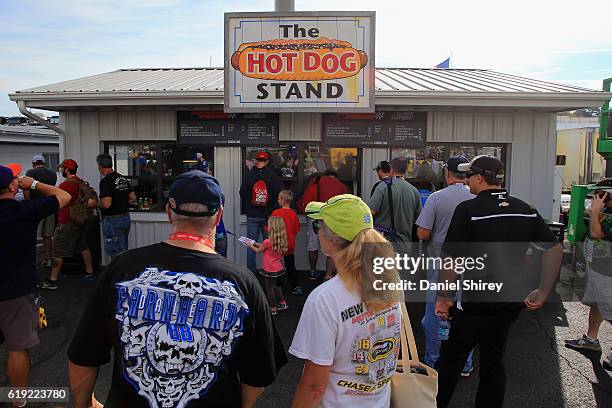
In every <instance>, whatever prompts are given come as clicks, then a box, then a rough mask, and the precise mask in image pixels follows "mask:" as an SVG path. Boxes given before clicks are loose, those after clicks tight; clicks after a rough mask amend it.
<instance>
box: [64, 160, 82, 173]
mask: <svg viewBox="0 0 612 408" xmlns="http://www.w3.org/2000/svg"><path fill="white" fill-rule="evenodd" d="M60 167H63V168H65V169H68V170H72V171H76V170H77V169H78V168H79V165H78V164H77V162H75V161H74V160H72V159H66V160H64V161H63V162H62V164H60Z"/></svg>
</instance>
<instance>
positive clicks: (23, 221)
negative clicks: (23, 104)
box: [0, 163, 70, 406]
mask: <svg viewBox="0 0 612 408" xmlns="http://www.w3.org/2000/svg"><path fill="white" fill-rule="evenodd" d="M20 172H21V168H20V166H19V165H18V164H14V163H13V164H7V165H6V166H2V165H0V231H1V233H0V251H1V254H2V255H1V256H0V343H3V344H2V345H3V348H6V349H7V350H8V364H7V377H8V380H9V384H10V385H11V386H12V387H26V386H27V385H28V375H29V372H30V355H29V349H30V348H31V347H33V346H35V345H36V344H38V333H37V329H38V311H37V308H36V305H35V293H36V281H37V276H36V228H37V226H38V223H39V222H40V220H42V219H43V218H45V217H47V216H49V214H53V213H55V212H57V210H59V209H60V208H62V207H65V206H66V205H67V204H68V203H69V202H70V194H68V193H67V192H65V191H64V190H60V189H59V188H56V187H54V186H50V185H47V184H44V183H42V182H39V181H36V180H34V179H32V178H31V177H22V176H19V173H20ZM19 188H21V189H22V190H24V191H29V192H30V193H33V192H38V193H40V195H41V197H40V198H38V199H36V200H25V201H17V200H15V194H16V193H17V190H18V189H19ZM15 402H16V403H18V404H19V403H21V402H22V401H15ZM21 406H23V405H21Z"/></svg>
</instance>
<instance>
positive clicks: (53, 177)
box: [24, 154, 57, 267]
mask: <svg viewBox="0 0 612 408" xmlns="http://www.w3.org/2000/svg"><path fill="white" fill-rule="evenodd" d="M26 176H28V177H32V178H33V179H34V180H37V181H40V182H41V183H45V184H48V185H50V186H55V183H57V173H56V172H54V171H53V170H51V169H48V168H46V167H45V158H44V157H43V156H42V155H40V154H36V155H34V157H32V168H31V169H30V170H28V172H27V173H26ZM24 197H25V198H26V199H30V200H32V199H36V198H41V197H43V195H41V194H39V193H38V192H37V191H32V192H29V191H25V192H24ZM54 231H55V214H51V215H49V216H48V217H46V218H45V219H43V220H41V222H40V223H39V224H38V235H40V236H41V237H42V239H43V250H44V252H43V260H42V261H41V263H40V266H45V267H50V266H51V244H52V243H51V239H52V238H53V232H54Z"/></svg>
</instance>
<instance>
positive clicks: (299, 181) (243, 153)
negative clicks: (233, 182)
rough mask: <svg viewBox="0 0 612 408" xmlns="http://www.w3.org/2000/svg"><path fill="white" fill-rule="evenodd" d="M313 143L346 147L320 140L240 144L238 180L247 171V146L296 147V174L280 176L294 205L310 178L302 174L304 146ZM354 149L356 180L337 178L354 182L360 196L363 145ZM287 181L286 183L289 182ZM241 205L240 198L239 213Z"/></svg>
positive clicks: (330, 147) (259, 148)
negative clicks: (270, 144)
mask: <svg viewBox="0 0 612 408" xmlns="http://www.w3.org/2000/svg"><path fill="white" fill-rule="evenodd" d="M313 145H317V146H319V148H320V149H334V148H336V149H343V148H347V147H346V146H333V145H331V146H330V145H325V144H323V143H322V142H321V141H280V142H279V144H278V145H277V146H267V147H253V146H242V147H241V149H240V157H241V164H240V169H241V170H240V171H241V177H240V180H241V181H244V177H245V176H246V172H247V171H248V168H247V167H246V165H245V162H246V159H247V148H249V149H258V150H264V151H268V149H269V148H271V147H272V148H280V147H282V146H287V147H289V146H295V147H296V148H297V149H298V167H297V176H293V177H282V176H281V180H282V181H283V188H289V189H291V190H292V191H294V198H293V204H292V206H293V207H295V205H296V202H297V200H298V199H299V198H300V197H301V196H302V195H303V194H304V191H305V190H306V187H307V185H308V184H307V183H308V179H309V178H310V176H306V175H305V174H304V158H305V157H306V155H305V152H304V150H305V148H306V146H313ZM354 149H357V163H356V166H357V172H356V180H354V179H353V178H347V177H338V180H340V181H341V182H343V183H345V184H346V183H347V182H354V183H355V182H356V191H355V192H354V194H355V195H357V196H361V187H362V186H361V183H362V173H361V167H362V163H363V149H364V148H363V147H358V146H356V147H354ZM285 182H289V183H294V184H292V187H293V185H295V186H296V188H295V190H294V189H293V188H290V187H288V186H287V184H285ZM289 183H288V184H289ZM242 207H243V202H242V200H241V205H240V213H241V214H244V209H243V208H242Z"/></svg>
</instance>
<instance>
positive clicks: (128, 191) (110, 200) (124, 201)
mask: <svg viewBox="0 0 612 408" xmlns="http://www.w3.org/2000/svg"><path fill="white" fill-rule="evenodd" d="M96 162H97V163H98V171H99V172H100V174H101V175H102V179H101V180H100V204H99V205H100V212H101V214H102V235H103V237H104V253H105V254H106V255H108V256H110V257H113V256H117V255H119V254H120V253H121V252H123V251H126V250H127V249H128V236H129V235H130V225H131V220H130V213H129V205H130V204H135V203H136V194H135V193H134V190H133V189H132V185H131V184H130V182H129V181H128V179H126V178H125V177H123V176H122V175H121V174H119V173H117V172H116V171H114V170H113V159H112V157H111V156H110V155H108V154H100V155H98V157H96Z"/></svg>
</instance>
